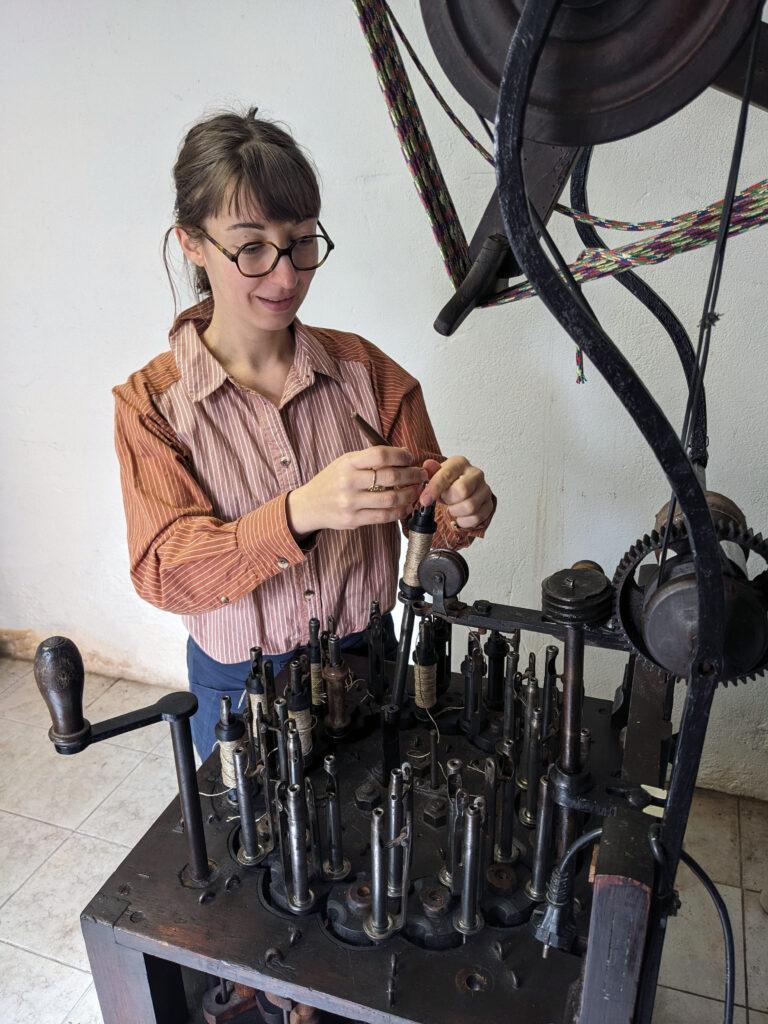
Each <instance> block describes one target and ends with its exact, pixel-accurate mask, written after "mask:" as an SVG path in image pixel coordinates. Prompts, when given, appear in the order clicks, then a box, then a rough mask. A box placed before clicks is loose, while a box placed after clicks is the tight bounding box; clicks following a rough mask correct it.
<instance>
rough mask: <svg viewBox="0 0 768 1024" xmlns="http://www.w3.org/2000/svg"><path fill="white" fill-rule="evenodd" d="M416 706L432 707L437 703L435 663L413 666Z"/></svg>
mask: <svg viewBox="0 0 768 1024" xmlns="http://www.w3.org/2000/svg"><path fill="white" fill-rule="evenodd" d="M413 681H414V686H415V697H416V707H417V708H423V709H425V710H426V709H427V708H433V707H434V706H435V704H436V703H437V665H419V664H415V665H414V666H413Z"/></svg>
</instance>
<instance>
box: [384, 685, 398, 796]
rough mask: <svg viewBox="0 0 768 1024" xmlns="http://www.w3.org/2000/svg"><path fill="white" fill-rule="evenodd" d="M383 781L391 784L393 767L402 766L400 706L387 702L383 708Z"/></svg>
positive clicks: (385, 783) (385, 784)
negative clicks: (390, 778)
mask: <svg viewBox="0 0 768 1024" xmlns="http://www.w3.org/2000/svg"><path fill="white" fill-rule="evenodd" d="M381 748H382V749H381V762H382V770H381V783H382V785H383V786H387V785H388V784H389V777H390V773H391V772H392V769H393V768H399V766H400V708H399V707H398V706H397V704H385V705H384V707H383V708H382V709H381Z"/></svg>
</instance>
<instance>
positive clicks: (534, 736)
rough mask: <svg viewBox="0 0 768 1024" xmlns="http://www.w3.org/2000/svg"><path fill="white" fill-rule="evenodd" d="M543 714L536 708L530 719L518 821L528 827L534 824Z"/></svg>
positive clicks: (539, 772)
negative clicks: (526, 760)
mask: <svg viewBox="0 0 768 1024" xmlns="http://www.w3.org/2000/svg"><path fill="white" fill-rule="evenodd" d="M542 717H543V714H542V712H541V711H540V710H539V709H538V708H537V709H536V710H535V711H534V712H533V718H532V721H531V737H530V743H529V745H528V764H527V765H526V777H527V779H528V786H527V788H526V790H525V799H524V801H523V807H522V810H521V812H520V821H522V823H523V824H524V825H526V826H527V827H528V828H533V826H534V825H535V824H536V805H537V804H538V800H539V787H538V785H537V782H536V780H537V779H538V778H539V776H540V775H541V720H542Z"/></svg>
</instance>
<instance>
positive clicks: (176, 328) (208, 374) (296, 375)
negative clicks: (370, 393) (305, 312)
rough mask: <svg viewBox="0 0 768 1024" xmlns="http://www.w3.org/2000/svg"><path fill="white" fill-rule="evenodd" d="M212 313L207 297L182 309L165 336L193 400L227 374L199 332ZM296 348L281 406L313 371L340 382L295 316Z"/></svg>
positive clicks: (326, 356)
mask: <svg viewBox="0 0 768 1024" xmlns="http://www.w3.org/2000/svg"><path fill="white" fill-rule="evenodd" d="M212 316H213V299H212V298H207V299H204V300H203V301H202V302H200V303H198V304H197V305H196V306H192V307H191V308H190V309H185V310H184V312H183V313H180V314H179V315H178V316H177V317H176V320H175V321H174V324H173V327H172V328H171V331H170V335H169V340H170V345H171V351H172V352H173V354H174V357H175V359H176V363H177V365H178V367H179V370H180V372H181V379H182V382H183V384H184V387H185V389H186V391H187V394H188V395H189V397H190V398H191V399H192V401H193V402H199V401H200V400H201V399H203V398H206V397H207V396H208V395H210V394H212V393H213V392H214V391H215V390H216V389H217V388H219V387H221V385H222V384H224V383H225V381H227V380H228V379H229V378H228V376H227V373H226V370H225V369H224V367H223V366H222V365H221V363H219V362H218V361H217V360H216V359H214V357H213V356H212V355H211V353H210V352H209V351H208V349H207V348H206V347H205V345H204V344H203V341H202V337H201V335H202V334H203V332H204V331H205V329H206V328H207V327H208V325H209V324H210V322H211V318H212ZM294 333H295V339H296V348H295V351H294V356H293V365H292V366H291V369H290V370H289V371H288V378H287V379H286V382H285V390H284V392H283V399H282V402H281V403H280V404H281V407H282V406H284V405H285V404H286V403H287V402H289V401H290V400H291V399H292V398H294V397H295V396H296V395H297V394H299V392H300V391H303V390H304V388H307V387H311V386H312V385H313V384H314V382H315V374H317V373H321V374H323V375H324V376H326V377H331V378H333V380H336V381H338V382H339V383H341V379H342V378H341V373H340V371H339V365H338V363H337V362H336V360H335V359H334V358H333V356H332V355H331V354H330V353H329V352H328V350H327V349H326V348H325V346H324V345H323V343H322V342H321V341H320V339H319V337H318V336H317V334H316V333H315V332H314V331H313V330H312V328H311V327H307V326H305V325H304V324H302V323H301V321H300V320H299V319H298V318H296V320H294Z"/></svg>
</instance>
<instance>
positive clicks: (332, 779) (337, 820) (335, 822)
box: [323, 754, 351, 881]
mask: <svg viewBox="0 0 768 1024" xmlns="http://www.w3.org/2000/svg"><path fill="white" fill-rule="evenodd" d="M323 767H324V768H325V775H326V788H325V800H326V814H327V824H328V860H327V861H326V863H325V864H324V865H323V870H324V872H325V874H326V875H327V876H328V878H332V879H334V880H336V881H338V880H339V879H341V878H346V877H347V875H348V874H349V872H350V870H351V865H350V863H349V861H348V860H345V859H344V851H343V849H342V839H341V806H340V793H339V775H338V769H337V767H336V755H335V754H327V755H326V757H325V758H324V759H323Z"/></svg>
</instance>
